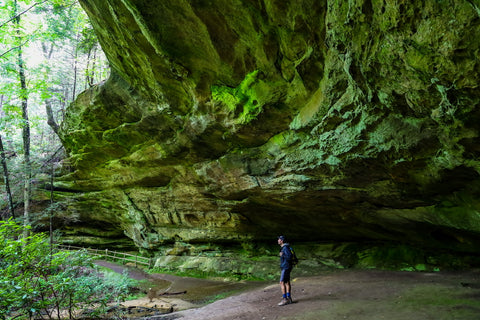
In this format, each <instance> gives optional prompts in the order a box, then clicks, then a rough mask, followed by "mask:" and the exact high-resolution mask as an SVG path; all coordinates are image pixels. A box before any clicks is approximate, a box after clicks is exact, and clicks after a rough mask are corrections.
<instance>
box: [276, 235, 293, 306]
mask: <svg viewBox="0 0 480 320" xmlns="http://www.w3.org/2000/svg"><path fill="white" fill-rule="evenodd" d="M277 242H278V245H279V246H280V247H281V248H280V269H281V270H282V271H281V273H280V288H281V289H282V296H283V298H282V301H281V302H280V303H279V304H278V305H279V306H284V305H286V304H289V303H292V302H293V301H292V296H291V294H290V292H291V285H290V272H291V271H292V268H293V265H292V257H293V254H292V251H290V245H289V244H288V243H287V241H286V239H285V237H284V236H279V237H278V241H277Z"/></svg>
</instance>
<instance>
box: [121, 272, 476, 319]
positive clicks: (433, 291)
mask: <svg viewBox="0 0 480 320" xmlns="http://www.w3.org/2000/svg"><path fill="white" fill-rule="evenodd" d="M292 275H293V277H295V274H294V272H293V274H292ZM152 276H153V278H157V279H161V280H166V281H171V283H170V285H171V288H175V290H179V291H180V290H182V289H183V288H185V289H186V290H187V291H188V290H189V289H190V290H195V291H197V293H200V294H201V295H202V292H204V293H205V295H210V296H211V295H212V294H218V293H215V291H216V290H218V291H217V292H219V293H220V294H221V293H222V292H223V293H225V292H232V290H230V291H229V289H231V288H233V287H234V285H231V287H229V286H230V284H228V285H227V286H226V287H225V286H224V287H222V286H220V283H221V282H219V281H211V280H201V279H191V278H183V277H174V276H166V275H152ZM172 284H174V285H172ZM249 285H250V287H248V286H246V285H245V284H242V283H241V284H239V285H238V286H237V287H236V289H235V290H237V291H244V292H243V293H238V294H235V295H232V296H229V297H227V298H224V299H221V300H218V301H215V302H213V303H210V304H206V305H205V300H204V301H203V302H202V301H201V299H200V300H198V298H199V296H195V294H194V295H192V296H191V297H194V298H195V299H197V300H195V299H193V300H192V299H190V298H191V297H190V298H189V297H188V296H185V297H181V298H180V299H178V300H177V301H173V304H176V305H175V306H174V308H173V310H179V311H175V312H173V313H169V314H166V315H162V316H151V317H146V318H143V319H164V320H165V319H166V320H172V319H180V320H193V319H195V320H202V319H209V320H229V319H239V320H242V319H244V320H247V319H248V320H251V319H259V320H267V319H268V320H270V319H301V320H317V319H324V320H345V319H354V320H377V319H386V320H405V319H408V320H428V319H432V320H433V319H434V320H452V319H455V320H478V319H480V271H478V270H474V271H468V272H438V273H418V272H394V271H377V270H335V271H330V272H323V273H322V274H321V275H318V276H315V277H300V278H294V281H293V282H292V296H293V299H294V302H295V303H293V304H290V305H287V306H282V307H279V306H277V303H278V302H279V301H280V300H281V295H280V294H279V287H278V284H276V283H275V284H273V283H265V282H264V283H261V284H259V283H255V284H253V285H252V284H249ZM202 288H204V289H205V291H202ZM185 289H184V290H185ZM245 290H247V291H245ZM205 295H204V296H205ZM176 298H178V297H176ZM162 301H167V300H164V299H163V298H162ZM170 302H172V301H170ZM129 303H132V301H130V302H129ZM133 303H141V301H133ZM182 309H183V310H182Z"/></svg>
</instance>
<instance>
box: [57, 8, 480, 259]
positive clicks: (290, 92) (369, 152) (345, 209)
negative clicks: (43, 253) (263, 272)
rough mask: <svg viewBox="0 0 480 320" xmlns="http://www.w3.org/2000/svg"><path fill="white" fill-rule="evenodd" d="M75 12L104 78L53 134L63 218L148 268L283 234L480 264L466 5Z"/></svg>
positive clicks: (474, 75) (472, 40)
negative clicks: (102, 229)
mask: <svg viewBox="0 0 480 320" xmlns="http://www.w3.org/2000/svg"><path fill="white" fill-rule="evenodd" d="M80 2H81V3H82V6H83V7H84V8H85V10H86V11H87V13H88V14H89V16H90V18H91V21H92V24H93V26H94V28H95V30H96V31H97V34H98V37H99V39H100V42H101V44H102V47H103V48H104V50H105V52H106V55H107V57H108V59H109V61H110V63H111V66H112V76H111V77H110V79H108V80H107V81H106V82H105V83H102V84H99V85H98V86H96V87H93V88H91V89H89V90H88V91H86V92H84V93H82V94H81V95H80V96H79V97H78V99H77V100H76V101H75V102H74V103H73V104H72V106H70V107H69V109H68V111H67V115H66V118H65V121H64V123H63V124H62V131H61V137H62V140H63V143H64V145H65V147H66V149H67V150H68V154H69V158H68V159H67V160H68V161H66V163H67V164H68V166H66V167H65V168H66V169H69V170H70V171H69V173H68V174H65V175H64V176H63V177H61V179H60V181H58V182H57V185H56V186H57V187H58V188H62V190H71V191H73V192H75V193H72V195H71V199H70V200H69V202H68V206H67V210H66V211H67V212H69V213H67V215H68V214H77V215H79V216H81V219H86V220H85V221H97V222H98V223H99V224H101V223H103V222H108V223H109V224H110V225H111V226H114V227H115V228H116V229H118V230H123V231H124V232H125V235H127V236H128V237H129V238H131V239H133V241H134V242H135V244H136V245H137V246H139V247H142V248H145V249H149V250H152V251H156V250H157V251H158V250H162V249H161V248H162V247H163V246H165V245H173V244H174V243H190V244H194V243H223V244H231V243H242V242H249V241H272V240H271V239H272V238H273V239H274V238H275V236H276V235H278V234H280V233H285V234H287V235H288V236H290V237H291V238H293V240H296V241H324V240H328V241H348V242H357V241H359V242H362V243H363V242H364V241H375V242H378V241H385V242H388V243H390V242H391V241H393V242H400V243H401V244H402V245H412V246H414V247H416V246H418V247H419V248H422V249H425V250H434V251H435V250H444V249H445V250H449V251H451V252H457V253H459V254H463V253H469V254H477V253H478V250H479V247H478V244H479V243H480V241H479V240H480V224H479V219H480V218H479V217H480V207H479V205H480V203H479V202H478V201H477V199H478V198H479V188H478V185H479V181H480V175H479V170H480V169H479V168H480V164H479V161H478V155H479V148H478V145H477V144H478V143H477V141H478V137H479V123H480V122H479V120H480V113H479V112H478V107H479V102H480V93H479V92H480V91H479V90H478V79H479V75H480V63H479V60H478V54H479V52H480V41H479V40H478V39H480V19H479V8H478V5H476V4H475V3H474V2H471V1H460V0H447V1H433V0H432V1H420V0H415V1H411V2H408V3H406V2H398V1H389V0H375V1H370V0H352V1H312V0H301V1H283V0H282V1H252V0H237V1H222V0H215V1H201V0H198V1H197V0H196V1H147V0H139V1H130V2H126V1H117V2H112V1H101V0H83V1H80ZM89 223H90V222H89ZM158 252H159V251H158ZM346 256H349V255H346ZM366 256H368V257H370V256H371V255H368V254H367V255H366ZM383 256H386V257H387V258H388V259H390V257H392V255H390V254H385V255H383ZM400 256H403V257H404V258H405V260H408V259H409V256H408V255H400ZM350 257H351V256H350ZM357 258H358V257H357ZM359 259H360V260H359V261H360V264H365V265H369V264H370V263H371V262H372V263H373V260H371V259H370V258H365V257H363V256H361V257H360V258H359ZM374 260H375V261H378V259H374ZM312 261H313V260H312ZM412 261H413V260H412ZM355 263H358V261H357V262H355ZM412 263H415V264H419V265H421V264H422V262H417V261H414V262H412Z"/></svg>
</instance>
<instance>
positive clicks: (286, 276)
mask: <svg viewBox="0 0 480 320" xmlns="http://www.w3.org/2000/svg"><path fill="white" fill-rule="evenodd" d="M291 271H292V269H282V273H281V274H280V282H285V283H286V282H289V281H290V272H291Z"/></svg>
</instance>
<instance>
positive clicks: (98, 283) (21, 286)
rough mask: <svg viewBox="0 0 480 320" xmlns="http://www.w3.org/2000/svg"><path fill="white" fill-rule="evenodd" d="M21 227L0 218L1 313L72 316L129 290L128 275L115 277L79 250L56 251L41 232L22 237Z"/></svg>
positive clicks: (96, 312) (95, 311)
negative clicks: (106, 275)
mask: <svg viewBox="0 0 480 320" xmlns="http://www.w3.org/2000/svg"><path fill="white" fill-rule="evenodd" d="M23 231H24V227H23V226H20V225H18V224H17V223H15V222H14V221H13V220H11V219H10V220H8V221H0V319H13V318H15V319H61V318H62V319H65V318H68V319H75V318H76V317H78V316H79V315H80V311H82V310H89V316H90V317H95V316H100V315H102V314H104V313H105V312H106V309H107V308H108V307H109V304H112V303H113V304H115V303H116V304H118V303H120V302H121V301H124V300H125V298H126V297H127V295H128V291H129V290H128V287H129V285H131V282H130V279H128V277H127V276H126V275H122V276H121V277H120V279H117V280H116V281H115V282H114V283H112V282H111V281H105V279H104V277H103V275H102V273H101V272H100V271H99V270H98V269H97V268H96V267H95V265H94V264H93V260H92V258H91V257H90V256H89V255H88V254H87V253H86V252H84V251H75V252H69V251H61V250H58V249H57V248H56V247H52V246H51V245H50V243H49V239H48V237H47V236H46V235H45V234H31V235H29V236H28V237H26V238H25V237H23V236H22V233H23Z"/></svg>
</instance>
